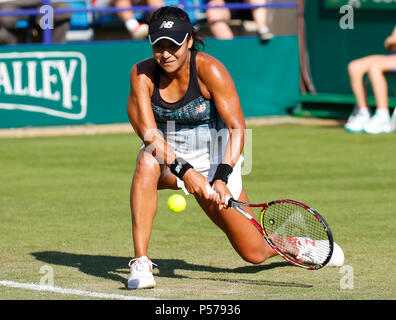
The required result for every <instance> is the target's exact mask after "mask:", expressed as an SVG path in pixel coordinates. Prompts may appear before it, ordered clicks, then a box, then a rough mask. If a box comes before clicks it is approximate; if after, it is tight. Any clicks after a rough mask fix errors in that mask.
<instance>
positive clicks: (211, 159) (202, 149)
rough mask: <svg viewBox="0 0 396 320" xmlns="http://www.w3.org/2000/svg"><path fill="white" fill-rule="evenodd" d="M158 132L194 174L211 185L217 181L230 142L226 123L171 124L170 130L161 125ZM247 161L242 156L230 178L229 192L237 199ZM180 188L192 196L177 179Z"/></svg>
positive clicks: (167, 126) (168, 127) (168, 126)
mask: <svg viewBox="0 0 396 320" xmlns="http://www.w3.org/2000/svg"><path fill="white" fill-rule="evenodd" d="M158 129H159V130H160V131H161V132H162V134H163V137H164V139H165V140H166V142H167V143H168V145H169V146H170V147H171V148H172V149H173V151H174V152H175V154H176V155H177V157H181V158H183V159H184V160H186V161H187V162H189V163H190V164H191V165H192V166H193V167H194V170H196V171H198V172H199V173H201V174H202V175H203V176H204V177H206V178H207V179H208V180H209V182H210V181H211V180H212V179H213V176H214V174H215V172H216V169H217V166H218V165H219V163H221V161H222V159H223V155H224V152H225V150H226V147H227V142H228V139H229V133H228V129H227V128H226V126H225V124H224V123H223V122H222V121H219V120H218V121H217V122H211V123H208V124H202V125H192V126H188V125H181V126H179V125H174V124H173V125H169V123H168V124H167V125H166V126H165V125H164V126H160V125H159V126H158ZM143 146H144V144H143ZM243 160H244V158H243V156H242V155H241V156H240V157H239V159H238V161H237V162H236V164H235V166H234V169H233V172H232V174H231V175H230V177H229V178H228V183H227V188H228V190H229V191H230V193H231V194H232V196H233V198H234V199H238V198H239V196H240V194H241V191H242V174H241V172H242V170H241V168H242V162H243ZM177 186H178V187H179V188H180V189H182V190H183V191H184V192H185V194H186V195H187V194H189V193H188V191H187V189H186V188H185V186H184V182H183V181H182V180H180V179H179V178H177Z"/></svg>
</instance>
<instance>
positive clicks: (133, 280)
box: [128, 256, 156, 289]
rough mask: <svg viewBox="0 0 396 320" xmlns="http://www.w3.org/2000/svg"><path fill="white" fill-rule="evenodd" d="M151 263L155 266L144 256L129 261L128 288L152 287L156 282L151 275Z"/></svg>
mask: <svg viewBox="0 0 396 320" xmlns="http://www.w3.org/2000/svg"><path fill="white" fill-rule="evenodd" d="M153 265H154V266H156V264H155V263H153V262H152V261H151V260H150V259H149V258H147V257H146V256H143V257H139V258H135V259H132V260H131V261H129V263H128V266H129V267H130V272H131V275H130V277H129V279H128V288H129V289H145V288H154V287H155V285H156V283H155V280H154V276H153Z"/></svg>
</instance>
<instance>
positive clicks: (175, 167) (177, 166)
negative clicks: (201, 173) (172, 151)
mask: <svg viewBox="0 0 396 320" xmlns="http://www.w3.org/2000/svg"><path fill="white" fill-rule="evenodd" d="M169 169H170V171H171V172H172V173H173V174H174V175H175V176H176V177H178V178H179V179H180V180H183V176H184V174H185V173H186V172H187V170H188V169H193V166H192V165H191V164H189V163H188V162H187V161H186V160H184V159H183V158H176V159H175V161H174V162H173V163H172V164H171V165H170V167H169Z"/></svg>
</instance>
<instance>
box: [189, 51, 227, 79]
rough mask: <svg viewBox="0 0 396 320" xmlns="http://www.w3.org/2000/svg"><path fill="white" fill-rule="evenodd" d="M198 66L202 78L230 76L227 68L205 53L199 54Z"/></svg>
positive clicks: (197, 58)
mask: <svg viewBox="0 0 396 320" xmlns="http://www.w3.org/2000/svg"><path fill="white" fill-rule="evenodd" d="M196 65H197V72H198V75H199V76H200V77H208V76H214V77H217V76H222V75H224V74H228V71H227V69H226V67H225V66H224V65H223V63H221V62H220V60H218V59H216V58H215V57H213V56H211V55H209V54H207V53H204V52H198V53H197V57H196Z"/></svg>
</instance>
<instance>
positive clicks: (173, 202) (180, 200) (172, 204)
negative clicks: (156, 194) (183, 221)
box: [168, 194, 186, 212]
mask: <svg viewBox="0 0 396 320" xmlns="http://www.w3.org/2000/svg"><path fill="white" fill-rule="evenodd" d="M168 207H169V209H170V210H172V211H173V212H181V211H183V210H184V209H185V208H186V199H184V197H183V196H181V195H180V194H174V195H172V196H170V197H169V199H168Z"/></svg>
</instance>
